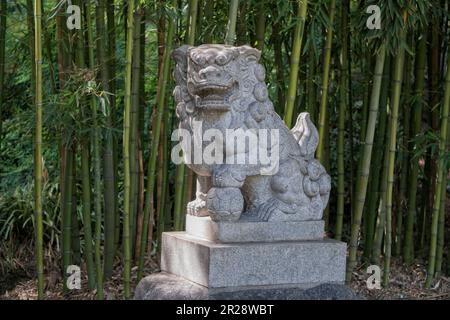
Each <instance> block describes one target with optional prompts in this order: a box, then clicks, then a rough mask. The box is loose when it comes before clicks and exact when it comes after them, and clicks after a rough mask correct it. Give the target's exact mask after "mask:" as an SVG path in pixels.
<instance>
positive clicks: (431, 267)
mask: <svg viewBox="0 0 450 320" xmlns="http://www.w3.org/2000/svg"><path fill="white" fill-rule="evenodd" d="M449 110H450V56H449V57H448V60H447V72H446V75H445V92H444V101H443V103H442V115H441V130H440V139H439V160H438V163H437V179H436V186H435V192H436V194H435V196H434V202H433V212H432V218H431V240H430V251H429V256H428V269H427V280H426V282H425V286H426V287H427V288H429V287H430V286H431V283H432V281H433V278H434V276H435V271H436V270H435V268H436V251H437V234H438V226H439V212H440V205H441V197H445V193H442V191H443V190H444V188H442V184H443V183H444V181H446V178H445V177H446V175H447V174H448V172H447V167H446V160H445V154H446V146H447V130H448V122H449V119H450V116H449Z"/></svg>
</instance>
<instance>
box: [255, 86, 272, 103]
mask: <svg viewBox="0 0 450 320" xmlns="http://www.w3.org/2000/svg"><path fill="white" fill-rule="evenodd" d="M253 94H254V95H255V98H256V100H258V101H260V102H264V101H266V100H267V98H268V97H269V93H268V92H267V87H266V85H265V84H264V83H257V84H256V85H255V89H254V90H253Z"/></svg>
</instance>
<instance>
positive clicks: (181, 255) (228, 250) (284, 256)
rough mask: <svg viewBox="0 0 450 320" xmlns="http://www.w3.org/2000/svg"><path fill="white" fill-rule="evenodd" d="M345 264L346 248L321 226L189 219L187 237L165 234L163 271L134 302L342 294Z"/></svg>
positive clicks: (147, 282) (143, 285)
mask: <svg viewBox="0 0 450 320" xmlns="http://www.w3.org/2000/svg"><path fill="white" fill-rule="evenodd" d="M345 260H346V244H345V243H343V242H340V241H336V240H332V239H324V237H323V221H295V222H292V221H291V222H257V221H252V219H251V218H247V219H246V218H244V219H241V220H240V221H238V222H218V223H216V222H213V221H211V219H210V218H209V217H195V216H190V215H188V216H187V217H186V231H185V232H165V233H163V238H162V251H161V271H162V273H161V274H159V275H151V276H149V277H147V278H146V279H143V280H142V281H141V283H140V284H139V286H138V288H137V291H136V298H137V299H159V298H161V297H164V299H214V297H216V298H217V297H222V298H223V297H224V294H225V296H226V297H229V298H231V299H233V298H242V299H261V298H262V297H265V298H266V299H270V296H271V295H273V297H272V298H273V299H288V298H289V297H290V298H292V299H295V298H301V297H302V296H303V295H304V294H305V292H306V291H305V290H310V289H311V288H314V287H317V286H321V285H324V284H326V285H328V286H334V287H333V288H334V289H333V290H334V291H336V290H337V291H336V292H344V291H345V292H347V293H348V290H347V289H346V288H345V287H344V286H343V283H344V281H345ZM336 286H337V287H336ZM341 287H342V288H341ZM145 288H146V289H145ZM321 288H322V289H320V290H319V289H317V290H319V291H320V292H322V294H324V292H325V291H326V290H325V291H323V287H321ZM336 288H338V289H336ZM149 290H150V291H151V293H148V291H149ZM346 290H347V291H346ZM334 291H333V292H334ZM158 292H159V293H158ZM271 292H272V293H271ZM275 293H276V294H275ZM261 295H262V296H261ZM350 296H351V295H350ZM350 296H347V297H346V298H351V297H350ZM322 298H333V299H335V298H336V299H337V298H339V297H331V296H330V297H326V294H325V295H324V296H323V297H322Z"/></svg>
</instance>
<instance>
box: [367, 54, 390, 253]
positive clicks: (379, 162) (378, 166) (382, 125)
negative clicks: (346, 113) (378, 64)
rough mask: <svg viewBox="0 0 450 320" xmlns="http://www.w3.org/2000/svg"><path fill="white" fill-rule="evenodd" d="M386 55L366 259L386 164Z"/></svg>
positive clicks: (387, 71)
mask: <svg viewBox="0 0 450 320" xmlns="http://www.w3.org/2000/svg"><path fill="white" fill-rule="evenodd" d="M386 55H387V56H386V57H385V65H384V68H383V80H382V85H381V93H380V104H379V110H380V116H379V120H378V123H379V125H378V129H377V135H376V137H375V145H374V149H375V152H374V156H373V157H374V158H373V161H371V165H372V168H371V169H370V179H371V183H370V193H369V197H370V198H369V202H368V205H367V211H368V213H367V221H366V224H365V227H366V228H367V229H366V230H365V232H364V257H365V258H366V259H370V258H371V255H372V248H373V241H374V235H375V226H376V220H377V209H378V207H377V205H378V200H379V198H380V194H381V192H380V186H381V185H382V183H381V180H382V177H383V175H382V171H383V168H384V167H385V166H384V161H383V159H384V147H383V146H384V142H385V138H386V135H387V132H386V131H387V130H386V123H387V119H388V118H387V116H388V113H387V103H388V93H389V73H390V69H391V68H390V66H391V55H389V54H387V53H386ZM382 188H383V189H384V190H386V187H385V186H382Z"/></svg>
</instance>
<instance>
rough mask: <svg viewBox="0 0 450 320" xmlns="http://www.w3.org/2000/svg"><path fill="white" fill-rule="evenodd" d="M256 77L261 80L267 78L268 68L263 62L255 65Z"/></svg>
mask: <svg viewBox="0 0 450 320" xmlns="http://www.w3.org/2000/svg"><path fill="white" fill-rule="evenodd" d="M255 77H256V79H257V80H258V81H261V82H263V81H264V79H265V78H266V69H265V68H264V67H263V66H262V65H261V64H257V65H256V66H255Z"/></svg>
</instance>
